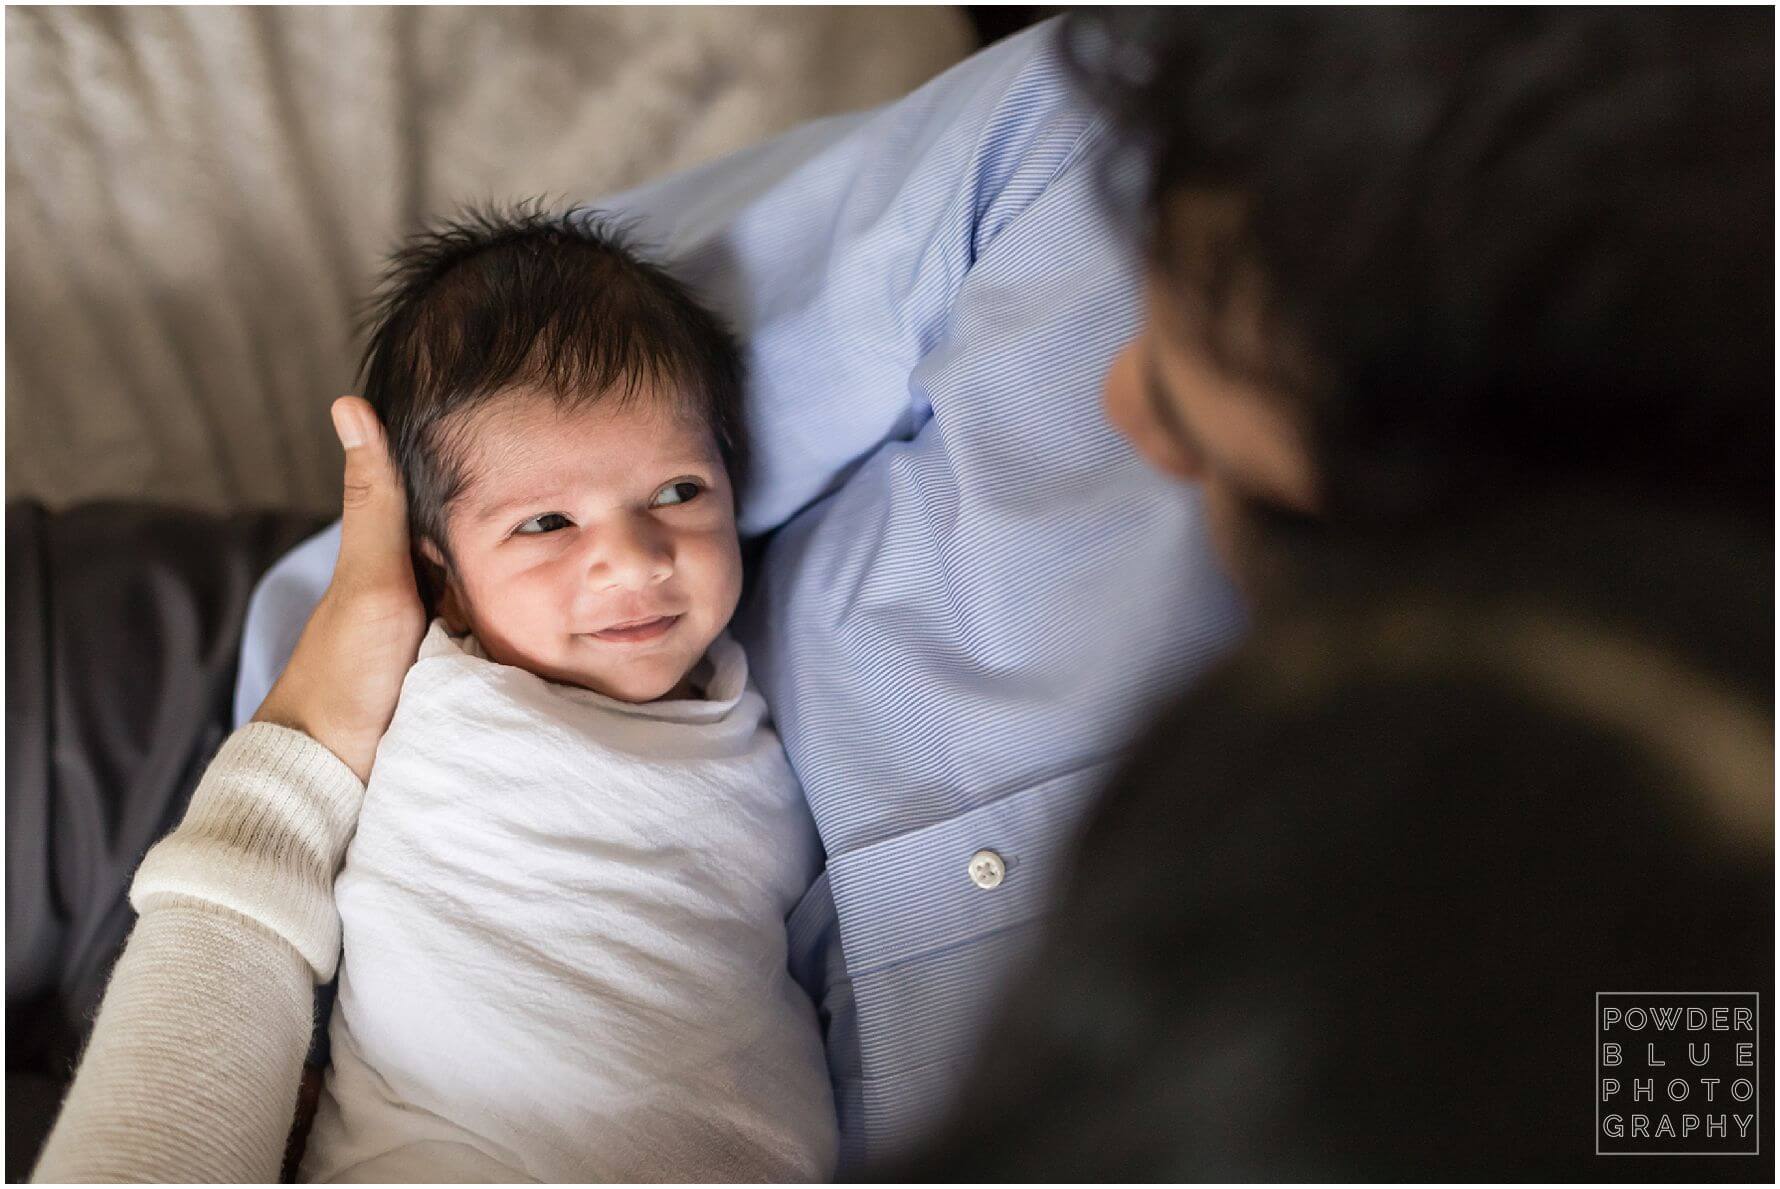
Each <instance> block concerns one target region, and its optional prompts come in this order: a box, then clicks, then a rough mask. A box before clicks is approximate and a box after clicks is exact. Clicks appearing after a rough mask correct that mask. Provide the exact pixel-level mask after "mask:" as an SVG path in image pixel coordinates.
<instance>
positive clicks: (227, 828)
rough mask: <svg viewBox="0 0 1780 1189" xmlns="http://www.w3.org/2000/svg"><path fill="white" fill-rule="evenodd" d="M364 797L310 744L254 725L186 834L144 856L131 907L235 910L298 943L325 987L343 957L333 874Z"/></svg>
mask: <svg viewBox="0 0 1780 1189" xmlns="http://www.w3.org/2000/svg"><path fill="white" fill-rule="evenodd" d="M364 795H365V787H364V785H362V784H361V783H359V779H358V777H357V776H355V775H353V772H352V769H350V768H348V767H347V766H346V765H345V764H344V763H342V762H341V760H340V759H339V757H337V756H336V755H334V753H333V752H331V751H329V750H328V749H327V748H325V747H323V746H322V745H321V744H319V743H317V742H316V741H315V740H313V739H311V738H310V737H309V736H307V735H305V734H303V733H302V732H300V731H293V730H290V729H289V728H287V727H280V726H274V725H272V724H271V723H249V724H248V725H247V726H244V727H242V728H241V729H240V730H239V731H236V732H235V733H234V734H233V735H231V736H229V738H228V739H227V740H226V741H225V742H224V743H223V745H222V748H221V749H220V750H218V752H217V753H216V758H215V759H214V760H212V761H211V762H210V767H209V768H208V769H206V770H205V773H204V778H203V780H202V781H200V782H199V784H198V788H197V791H196V792H194V793H193V794H192V802H191V806H190V808H188V809H187V810H186V814H185V820H183V821H182V822H180V824H179V828H178V829H177V830H175V831H173V833H171V834H169V835H167V837H165V838H163V839H162V840H161V841H160V842H159V843H157V844H156V845H155V847H154V849H152V850H150V851H149V852H148V854H147V856H146V857H144V858H143V860H142V866H141V867H140V868H138V869H137V872H136V879H135V882H134V883H132V884H131V886H130V903H131V904H132V905H133V906H134V907H135V909H136V911H137V912H138V913H146V912H148V911H149V910H150V909H152V908H154V907H155V906H156V905H157V904H165V903H179V902H189V901H191V900H200V901H205V902H208V903H211V904H216V905H220V906H222V907H224V908H228V909H231V910H233V911H235V912H238V913H240V914H241V915H243V916H245V917H247V918H249V919H250V920H254V921H257V922H259V923H260V924H261V925H263V926H265V927H266V928H267V929H270V930H272V932H274V933H276V934H278V935H279V936H280V937H283V938H285V939H286V940H287V941H289V942H290V943H291V945H292V946H294V947H295V948H296V950H297V952H298V953H300V954H302V955H303V957H304V959H305V960H307V961H308V963H309V965H310V967H311V969H313V970H314V972H315V978H316V980H317V981H318V982H326V981H327V980H328V979H330V978H332V977H333V975H334V967H335V965H336V964H337V963H338V961H339V957H340V914H339V912H338V910H336V908H335V907H334V876H335V874H336V873H337V872H338V871H339V870H340V864H341V862H342V860H343V859H344V858H345V855H346V844H347V842H348V841H350V840H351V838H352V832H353V828H354V827H355V826H356V825H357V822H358V811H359V805H360V803H361V802H362V801H363V800H364Z"/></svg>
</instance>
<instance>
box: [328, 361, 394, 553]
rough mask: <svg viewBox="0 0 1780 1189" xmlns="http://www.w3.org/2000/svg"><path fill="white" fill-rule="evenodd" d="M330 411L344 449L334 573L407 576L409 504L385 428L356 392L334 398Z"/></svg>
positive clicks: (366, 402)
mask: <svg viewBox="0 0 1780 1189" xmlns="http://www.w3.org/2000/svg"><path fill="white" fill-rule="evenodd" d="M332 414H333V419H334V432H335V434H337V435H338V436H339V438H340V445H341V446H342V447H344V448H345V450H346V480H345V486H344V490H343V492H342V494H341V499H340V559H339V561H338V562H336V563H335V569H334V575H335V578H336V580H338V579H339V578H342V577H345V578H350V579H352V580H353V581H355V582H366V583H377V582H379V581H384V580H388V581H405V580H406V579H405V575H406V573H407V570H408V506H407V503H406V502H405V499H404V497H403V492H402V479H401V476H400V475H398V474H397V473H396V467H395V462H394V460H392V459H391V458H390V456H389V448H388V446H387V445H386V444H385V441H384V436H383V427H382V425H380V424H379V423H378V421H377V414H376V413H375V412H373V411H372V409H371V405H370V403H369V402H368V401H365V400H363V399H361V398H359V397H356V396H343V397H341V398H340V399H339V400H337V401H335V402H334V406H333V409H332Z"/></svg>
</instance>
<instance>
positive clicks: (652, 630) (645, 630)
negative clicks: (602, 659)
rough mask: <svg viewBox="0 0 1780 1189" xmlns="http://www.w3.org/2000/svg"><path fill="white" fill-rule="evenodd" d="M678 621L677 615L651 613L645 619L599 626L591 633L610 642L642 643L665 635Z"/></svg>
mask: <svg viewBox="0 0 1780 1189" xmlns="http://www.w3.org/2000/svg"><path fill="white" fill-rule="evenodd" d="M679 622H680V617H679V616H678V615H652V616H650V617H649V618H647V619H631V620H627V621H625V622H624V623H615V624H613V625H612V626H611V627H609V628H601V629H600V630H599V631H597V632H595V633H593V637H594V639H596V640H605V641H607V642H608V643H612V644H643V643H646V642H648V641H650V640H657V639H660V638H661V637H662V636H665V635H667V634H668V632H669V631H671V630H673V626H674V625H675V624H677V623H679Z"/></svg>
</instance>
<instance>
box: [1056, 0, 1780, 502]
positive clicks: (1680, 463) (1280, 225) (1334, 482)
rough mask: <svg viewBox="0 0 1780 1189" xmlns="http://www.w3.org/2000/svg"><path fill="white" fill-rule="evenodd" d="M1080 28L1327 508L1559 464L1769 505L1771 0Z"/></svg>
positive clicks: (1078, 66) (1193, 279) (1182, 268)
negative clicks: (1305, 439) (1290, 425)
mask: <svg viewBox="0 0 1780 1189" xmlns="http://www.w3.org/2000/svg"><path fill="white" fill-rule="evenodd" d="M1066 43H1067V46H1068V48H1069V52H1070V54H1071V57H1072V61H1073V62H1074V65H1075V71H1076V73H1077V75H1078V76H1079V81H1080V82H1081V84H1082V85H1083V86H1084V87H1085V88H1086V90H1087V91H1088V92H1089V93H1090V94H1091V95H1092V96H1093V98H1094V99H1095V100H1096V101H1097V102H1098V103H1099V104H1101V105H1102V106H1103V107H1104V108H1105V109H1106V110H1108V111H1109V112H1110V113H1111V115H1112V118H1113V120H1114V121H1115V123H1116V125H1117V127H1118V129H1119V131H1120V133H1121V137H1120V140H1121V143H1122V145H1123V147H1124V148H1125V149H1126V150H1127V151H1129V152H1132V153H1135V154H1137V155H1139V156H1141V158H1142V159H1143V160H1144V162H1145V163H1146V167H1147V169H1148V177H1149V184H1148V189H1147V195H1146V199H1147V201H1146V202H1145V203H1144V205H1145V207H1146V209H1145V210H1144V211H1143V212H1142V217H1143V218H1144V220H1145V221H1146V222H1147V225H1148V227H1149V228H1150V231H1149V234H1148V237H1147V247H1148V249H1149V256H1150V259H1151V261H1152V264H1153V265H1154V266H1155V267H1156V268H1157V269H1158V270H1159V272H1160V273H1161V274H1162V275H1163V276H1164V277H1165V279H1166V283H1167V285H1168V287H1169V289H1170V291H1171V293H1172V295H1173V296H1174V297H1175V298H1176V299H1177V300H1179V301H1181V302H1182V303H1184V304H1185V305H1186V307H1187V310H1186V312H1187V313H1188V315H1189V316H1191V317H1193V318H1194V319H1195V320H1196V321H1197V322H1198V323H1199V325H1200V326H1201V328H1202V331H1201V332H1202V334H1203V336H1204V339H1205V345H1206V346H1207V347H1208V348H1209V350H1210V351H1211V353H1212V357H1213V358H1214V359H1217V360H1219V362H1220V363H1221V365H1223V366H1225V367H1228V368H1229V369H1231V370H1232V371H1234V372H1236V373H1238V374H1240V375H1242V376H1243V377H1244V378H1247V379H1253V380H1258V381H1259V382H1260V383H1259V386H1260V387H1262V388H1263V389H1265V390H1271V391H1272V392H1274V393H1276V394H1277V397H1278V399H1279V400H1281V401H1283V402H1286V404H1287V405H1288V406H1289V409H1290V411H1291V412H1292V413H1293V414H1294V415H1295V416H1296V418H1297V419H1298V420H1299V422H1300V424H1301V425H1302V426H1303V428H1304V429H1306V430H1307V431H1308V433H1309V435H1310V448H1311V453H1312V461H1313V463H1314V465H1315V466H1316V467H1317V469H1318V471H1319V473H1320V476H1321V478H1322V480H1323V484H1324V492H1325V496H1326V501H1327V507H1326V513H1327V516H1326V519H1327V521H1328V522H1329V524H1330V525H1331V526H1340V525H1351V526H1356V527H1366V526H1382V527H1385V528H1388V529H1393V530H1394V529H1398V528H1402V527H1404V526H1406V525H1409V524H1412V523H1413V522H1415V521H1417V520H1432V521H1438V522H1442V523H1444V522H1448V521H1449V520H1450V518H1451V517H1453V516H1454V515H1460V516H1463V515H1464V514H1465V513H1466V512H1467V511H1470V510H1483V509H1488V508H1490V507H1492V506H1494V505H1497V504H1499V503H1500V501H1501V500H1503V499H1504V498H1507V497H1511V496H1516V495H1519V494H1523V493H1536V492H1537V491H1538V490H1540V489H1542V488H1544V487H1546V486H1548V485H1550V484H1553V483H1562V484H1565V485H1571V486H1574V485H1576V484H1602V485H1607V486H1624V487H1630V488H1635V489H1637V490H1640V491H1642V492H1646V493H1661V494H1663V495H1665V496H1669V497H1674V498H1677V499H1681V500H1685V501H1691V502H1696V503H1708V504H1714V505H1717V506H1719V507H1721V508H1722V507H1728V508H1731V509H1733V510H1734V511H1735V512H1736V513H1738V514H1739V515H1744V516H1748V517H1751V518H1753V519H1754V520H1755V521H1756V523H1758V524H1761V523H1769V522H1771V515H1772V507H1773V505H1772V483H1773V449H1772V442H1773V400H1772V394H1773V384H1774V371H1773V359H1774V357H1773V342H1774V340H1773V325H1774V306H1773V294H1774V276H1773V261H1774V218H1773V209H1774V192H1773V178H1774V159H1773V144H1774V123H1773V113H1774V59H1773V44H1774V16H1773V12H1772V10H1771V9H1768V8H1743V9H1708V10H1702V9H1691V8H1690V9H1636V10H1628V9H1621V8H1590V9H1584V10H1561V9H1559V10H1554V9H1546V8H1524V9H1522V8H1515V9H1441V10H1437V11H1434V10H1416V9H1386V10H1379V9H1361V10H1328V9H1315V8H1311V9H1302V8H1296V9H1291V8H1288V9H1264V10H1246V9H1227V8H1203V9H1169V10H1151V9H1126V8H1105V9H1084V10H1080V11H1078V12H1077V13H1076V14H1074V15H1073V16H1072V18H1071V23H1070V25H1069V27H1068V29H1067V32H1066ZM1205 198H1212V199H1224V200H1234V207H1231V206H1230V205H1228V204H1227V203H1226V204H1225V205H1219V204H1217V203H1204V202H1200V203H1199V204H1198V205H1197V206H1195V205H1194V204H1193V202H1192V201H1191V200H1193V199H1205ZM1183 199H1186V200H1188V201H1186V202H1183V201H1182V200H1183ZM1231 210H1234V212H1235V213H1234V221H1233V224H1232V225H1231V226H1229V227H1212V226H1196V225H1195V224H1196V223H1197V222H1200V221H1201V220H1202V216H1203V215H1204V214H1205V212H1208V211H1210V212H1214V213H1216V214H1218V215H1220V216H1221V215H1223V214H1227V213H1229V212H1230V211H1231ZM1257 282H1258V287H1259V291H1260V293H1261V295H1262V300H1261V306H1262V308H1261V322H1262V326H1261V331H1262V333H1261V334H1260V335H1258V336H1257V335H1253V334H1241V333H1239V334H1229V333H1227V330H1228V328H1229V325H1230V324H1229V323H1228V322H1227V321H1226V320H1225V318H1224V316H1225V315H1228V314H1230V313H1231V311H1232V306H1233V296H1234V295H1237V294H1241V293H1245V292H1246V290H1247V287H1248V286H1250V285H1252V284H1255V283H1257ZM1257 343H1258V344H1260V345H1259V346H1258V347H1254V346H1251V345H1250V344H1257Z"/></svg>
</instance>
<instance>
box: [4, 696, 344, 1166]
mask: <svg viewBox="0 0 1780 1189" xmlns="http://www.w3.org/2000/svg"><path fill="white" fill-rule="evenodd" d="M363 797H364V786H363V785H362V784H360V783H359V780H358V778H357V777H356V776H354V775H353V774H352V770H351V769H350V768H348V767H347V766H346V765H345V764H343V763H341V762H340V760H339V759H338V758H336V757H335V756H334V754H333V753H332V752H330V751H328V750H327V749H326V748H325V747H323V746H321V745H320V744H319V743H316V742H315V741H314V740H312V739H310V738H309V737H308V736H307V735H303V734H301V733H299V732H296V731H291V730H287V729H285V728H284V727H277V726H272V725H270V724H266V723H252V724H249V725H248V726H245V727H243V728H241V730H239V731H237V732H236V733H235V734H234V735H232V736H230V737H229V739H228V741H227V742H225V743H224V744H223V746H222V749H221V750H220V751H219V752H218V753H217V756H216V759H215V760H213V761H212V762H211V764H210V768H209V769H208V770H207V771H206V772H205V774H204V779H203V780H202V781H201V782H200V783H199V785H198V789H197V791H196V792H195V793H194V794H193V795H192V803H191V807H190V809H188V810H187V811H186V815H185V820H184V821H182V822H181V823H180V826H179V828H178V829H177V830H175V831H174V832H173V833H171V834H169V835H168V836H167V837H166V838H164V839H163V840H161V842H160V843H158V844H157V845H156V846H155V847H154V849H153V850H151V851H149V853H148V855H147V857H146V858H144V859H143V861H142V866H141V868H140V869H139V870H138V871H137V873H136V879H135V882H134V883H133V884H132V885H131V888H130V902H131V904H133V905H134V906H135V908H136V911H137V913H138V914H139V919H138V920H137V922H136V928H135V930H134V931H133V932H132V933H131V934H130V940H129V943H128V944H127V945H126V946H125V947H124V952H123V956H122V957H120V958H119V959H118V963H117V966H116V968H115V969H114V970H113V971H112V975H111V981H110V984H109V985H108V986H107V988H106V991H105V998H104V1000H103V1002H101V1004H100V1005H99V1014H98V1018H97V1019H96V1021H95V1022H94V1025H93V1034H92V1038H91V1039H90V1040H89V1041H88V1042H87V1047H86V1052H85V1053H84V1055H83V1056H82V1058H81V1062H80V1068H79V1070H78V1071H77V1073H76V1075H75V1078H74V1084H73V1086H72V1087H71V1088H70V1089H69V1091H68V1097H67V1099H66V1100H65V1101H64V1102H63V1104H62V1112H61V1115H60V1117H59V1118H58V1119H57V1120H56V1126H55V1129H54V1131H52V1132H51V1134H50V1137H49V1142H48V1144H47V1146H46V1147H45V1148H44V1152H43V1155H42V1157H41V1158H40V1159H39V1161H38V1164H37V1168H36V1171H35V1172H34V1174H33V1179H34V1180H37V1181H262V1182H264V1181H276V1180H277V1179H278V1173H279V1164H280V1161H281V1158H282V1156H283V1152H284V1143H285V1138H286V1136H287V1134H288V1133H289V1131H290V1126H291V1120H292V1116H293V1114H294V1112H295V1108H296V1100H297V1087H298V1082H299V1081H300V1079H301V1076H302V1066H303V1057H304V1054H305V1053H306V1052H307V1049H308V1044H309V1034H310V1026H311V1019H312V1002H313V1000H312V996H313V993H314V984H315V983H316V982H317V981H325V980H326V979H328V978H330V977H332V975H333V971H334V967H335V963H336V961H337V960H338V956H339V949H340V918H339V914H338V913H337V912H336V911H335V909H334V901H333V883H334V875H335V873H336V872H337V871H338V870H339V868H340V862H341V859H342V857H343V856H344V854H345V851H346V843H347V841H348V840H349V839H350V838H351V836H352V831H353V826H354V824H355V823H356V822H357V820H358V811H359V804H360V802H361V801H362V800H363Z"/></svg>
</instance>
